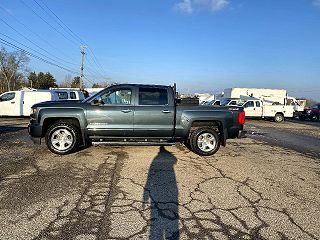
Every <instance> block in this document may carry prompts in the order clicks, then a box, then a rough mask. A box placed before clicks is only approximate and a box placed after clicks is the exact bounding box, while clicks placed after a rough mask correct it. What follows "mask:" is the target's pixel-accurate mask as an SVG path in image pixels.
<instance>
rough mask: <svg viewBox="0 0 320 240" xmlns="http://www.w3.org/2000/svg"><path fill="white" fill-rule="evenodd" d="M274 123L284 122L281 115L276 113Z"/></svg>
mask: <svg viewBox="0 0 320 240" xmlns="http://www.w3.org/2000/svg"><path fill="white" fill-rule="evenodd" d="M274 121H275V122H283V121H284V116H283V115H282V114H281V113H277V114H276V115H275V116H274Z"/></svg>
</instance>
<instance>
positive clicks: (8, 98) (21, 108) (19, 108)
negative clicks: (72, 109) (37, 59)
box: [0, 90, 84, 116]
mask: <svg viewBox="0 0 320 240" xmlns="http://www.w3.org/2000/svg"><path fill="white" fill-rule="evenodd" d="M83 99H84V95H83V93H82V92H81V91H70V90H35V91H31V90H30V91H25V90H22V91H10V92H5V93H3V94H1V95H0V116H30V111H31V107H32V105H34V104H36V103H40V102H46V101H65V100H83Z"/></svg>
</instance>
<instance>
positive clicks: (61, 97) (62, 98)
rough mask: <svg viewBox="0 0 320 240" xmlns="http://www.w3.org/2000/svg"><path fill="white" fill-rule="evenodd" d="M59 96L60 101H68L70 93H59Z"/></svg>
mask: <svg viewBox="0 0 320 240" xmlns="http://www.w3.org/2000/svg"><path fill="white" fill-rule="evenodd" d="M57 94H58V98H59V99H60V100H65V99H68V93H67V92H57Z"/></svg>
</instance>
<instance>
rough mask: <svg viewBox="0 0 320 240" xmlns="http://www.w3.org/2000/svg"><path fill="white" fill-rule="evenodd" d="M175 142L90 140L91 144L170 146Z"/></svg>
mask: <svg viewBox="0 0 320 240" xmlns="http://www.w3.org/2000/svg"><path fill="white" fill-rule="evenodd" d="M175 144H176V143H175V142H171V143H168V142H92V145H113V146H123V145H127V146H172V145H175Z"/></svg>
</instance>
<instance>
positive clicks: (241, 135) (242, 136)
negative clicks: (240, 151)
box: [238, 130, 247, 138]
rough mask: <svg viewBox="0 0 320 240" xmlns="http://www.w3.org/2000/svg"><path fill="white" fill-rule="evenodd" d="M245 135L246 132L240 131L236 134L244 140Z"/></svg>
mask: <svg viewBox="0 0 320 240" xmlns="http://www.w3.org/2000/svg"><path fill="white" fill-rule="evenodd" d="M246 134H247V131H244V130H240V131H239V133H238V138H245V137H247V136H246Z"/></svg>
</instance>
